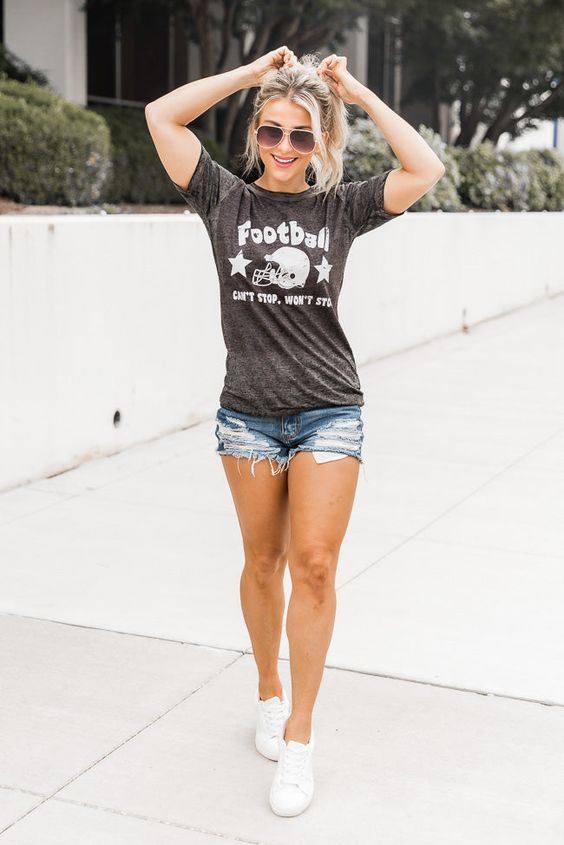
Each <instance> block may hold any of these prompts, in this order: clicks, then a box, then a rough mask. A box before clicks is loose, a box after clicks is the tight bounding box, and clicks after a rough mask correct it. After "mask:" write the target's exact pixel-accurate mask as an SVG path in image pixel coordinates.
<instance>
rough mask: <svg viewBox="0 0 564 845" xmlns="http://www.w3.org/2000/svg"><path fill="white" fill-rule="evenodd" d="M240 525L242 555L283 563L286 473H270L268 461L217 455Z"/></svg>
mask: <svg viewBox="0 0 564 845" xmlns="http://www.w3.org/2000/svg"><path fill="white" fill-rule="evenodd" d="M220 457H221V462H222V464H223V468H224V470H225V475H226V477H227V482H228V484H229V488H230V490H231V496H232V498H233V502H234V505H235V510H236V512H237V519H238V520H239V526H240V528H241V535H242V538H243V546H244V550H245V557H246V558H247V559H254V560H266V561H268V560H277V559H278V558H282V559H283V560H282V564H283V565H284V564H285V562H286V560H285V558H286V553H287V550H288V546H289V540H290V513H289V507H288V480H287V474H286V473H285V472H282V473H280V474H278V475H272V473H271V470H270V466H269V463H268V461H267V460H262V461H258V462H257V463H255V465H254V475H252V474H251V469H250V466H251V464H250V461H248V460H245V459H242V460H240V461H239V462H238V460H237V458H236V457H235V456H234V455H220Z"/></svg>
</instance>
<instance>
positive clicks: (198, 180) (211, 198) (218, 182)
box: [171, 142, 243, 220]
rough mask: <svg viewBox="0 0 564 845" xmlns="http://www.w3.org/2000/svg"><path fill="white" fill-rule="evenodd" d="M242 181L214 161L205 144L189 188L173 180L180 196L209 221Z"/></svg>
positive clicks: (202, 146)
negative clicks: (230, 192)
mask: <svg viewBox="0 0 564 845" xmlns="http://www.w3.org/2000/svg"><path fill="white" fill-rule="evenodd" d="M200 143H201V142H200ZM242 181H243V180H242V179H240V178H239V177H238V176H235V174H234V173H231V172H230V171H229V170H227V169H226V168H225V167H222V165H221V164H219V163H218V162H217V161H214V159H213V158H212V157H211V156H210V154H209V153H208V151H207V149H206V148H205V147H204V145H203V144H201V150H200V157H199V159H198V163H197V165H196V169H195V171H194V173H193V175H192V178H191V179H190V182H189V184H188V187H187V188H183V187H182V185H178V184H177V183H176V182H174V181H173V180H172V179H171V182H172V184H173V185H174V187H175V188H176V190H177V191H178V193H179V194H180V196H181V197H182V198H183V199H184V200H185V202H186V203H187V204H188V205H189V206H190V207H191V208H192V209H193V210H194V211H195V212H196V213H197V214H199V215H200V217H203V218H204V219H205V220H209V218H210V217H211V216H212V215H213V213H214V211H215V209H216V208H217V206H219V204H220V203H221V202H222V201H223V200H224V199H225V197H226V196H227V194H228V193H229V191H230V190H231V189H232V188H233V187H235V185H239V184H241V182H242Z"/></svg>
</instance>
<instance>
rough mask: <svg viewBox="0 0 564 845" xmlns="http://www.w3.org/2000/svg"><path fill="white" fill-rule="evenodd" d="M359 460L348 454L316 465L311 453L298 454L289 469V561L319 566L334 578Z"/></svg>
mask: <svg viewBox="0 0 564 845" xmlns="http://www.w3.org/2000/svg"><path fill="white" fill-rule="evenodd" d="M359 469H360V461H359V460H358V459H357V458H356V457H353V456H352V455H347V457H345V458H341V459H340V460H337V461H329V462H327V463H317V462H316V461H315V458H314V456H313V454H312V453H311V452H310V451H303V452H297V453H296V454H295V455H294V457H293V458H292V460H291V461H290V465H289V467H288V473H287V474H288V503H289V509H290V526H291V540H290V552H289V556H288V562H289V566H290V571H291V572H292V570H293V569H295V568H296V567H303V566H304V565H308V564H309V565H312V564H314V563H320V564H322V565H323V566H330V567H331V569H332V576H333V578H334V574H335V569H336V566H337V560H338V554H339V550H340V547H341V543H342V541H343V539H344V536H345V533H346V530H347V527H348V523H349V519H350V515H351V513H352V507H353V502H354V497H355V493H356V488H357V482H358V474H359Z"/></svg>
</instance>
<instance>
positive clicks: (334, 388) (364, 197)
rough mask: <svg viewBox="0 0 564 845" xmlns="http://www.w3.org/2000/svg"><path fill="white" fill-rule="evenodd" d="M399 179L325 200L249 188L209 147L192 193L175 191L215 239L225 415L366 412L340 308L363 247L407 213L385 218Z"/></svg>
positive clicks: (378, 178) (356, 185)
mask: <svg viewBox="0 0 564 845" xmlns="http://www.w3.org/2000/svg"><path fill="white" fill-rule="evenodd" d="M390 172H391V171H390V170H387V171H385V172H384V173H381V174H377V175H375V176H372V177H370V178H369V179H366V180H363V181H357V182H341V183H339V185H337V189H336V193H335V192H334V190H332V191H331V192H330V194H329V196H328V197H327V199H325V200H324V199H323V195H322V194H321V195H317V196H316V195H314V194H313V193H312V189H311V188H308V189H307V190H305V191H301V192H299V193H291V192H285V191H269V190H267V189H266V188H261V187H259V186H258V185H255V184H254V183H250V184H247V183H246V182H245V181H243V180H242V179H240V178H239V177H238V176H235V175H234V174H233V173H231V172H230V171H229V170H227V169H226V168H224V167H222V166H221V165H220V164H218V162H216V161H214V160H213V159H212V158H211V156H210V154H209V153H208V151H207V150H206V148H205V147H204V146H203V145H202V149H201V153H200V158H199V160H198V164H197V166H196V170H195V172H194V174H193V176H192V179H191V180H190V184H189V185H188V188H187V189H186V190H185V189H184V188H183V187H182V186H181V185H178V184H177V183H176V182H172V184H173V185H174V187H175V188H176V189H177V191H178V192H179V193H180V195H181V196H182V197H183V198H184V199H185V201H186V203H187V204H188V205H189V206H190V207H191V208H192V209H193V210H194V211H196V212H197V214H199V216H200V217H201V218H202V220H203V222H204V225H205V226H206V229H207V231H208V234H209V236H210V240H211V245H212V250H213V255H214V259H215V263H216V267H217V272H218V276H219V285H220V302H221V327H222V330H223V338H224V341H225V345H226V348H227V359H226V374H225V382H224V386H223V390H222V392H221V395H220V397H219V404H220V405H221V406H222V407H224V408H231V409H233V410H234V411H239V412H241V413H244V414H253V415H258V416H278V415H282V414H284V415H289V414H297V413H299V412H300V411H305V410H309V409H312V408H321V407H326V406H337V405H363V404H364V395H363V392H362V390H361V387H360V381H359V378H358V374H357V370H356V362H355V359H354V355H353V352H352V349H351V347H350V345H349V342H348V340H347V338H346V336H345V333H344V331H343V329H342V327H341V324H340V322H339V315H338V311H337V306H338V301H339V293H340V290H341V286H342V283H343V273H344V269H345V262H346V258H347V254H348V252H349V249H350V246H351V244H352V242H353V240H354V239H355V238H356V237H357V236H358V235H362V234H364V233H365V232H369V231H370V230H371V229H375V228H376V227H377V226H381V225H382V224H383V223H386V222H388V220H393V219H394V218H395V217H400V216H401V214H404V213H405V212H401V213H400V214H393V213H389V212H385V211H384V209H383V197H384V183H385V181H386V178H387V176H388V174H389V173H390ZM171 181H172V180H171Z"/></svg>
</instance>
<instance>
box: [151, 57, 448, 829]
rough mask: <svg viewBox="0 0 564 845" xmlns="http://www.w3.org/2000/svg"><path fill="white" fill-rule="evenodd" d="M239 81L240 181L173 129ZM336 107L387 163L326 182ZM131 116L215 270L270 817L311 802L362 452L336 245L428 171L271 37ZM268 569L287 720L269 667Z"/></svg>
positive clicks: (349, 87) (427, 180)
mask: <svg viewBox="0 0 564 845" xmlns="http://www.w3.org/2000/svg"><path fill="white" fill-rule="evenodd" d="M254 86H259V91H258V92H257V94H256V97H255V100H254V108H253V113H252V116H251V119H250V122H249V125H248V129H247V138H246V148H245V152H244V153H243V160H244V162H246V165H247V168H246V171H245V172H248V170H250V169H251V168H252V167H253V166H254V165H259V163H262V165H263V170H262V174H261V176H260V178H259V179H257V180H256V181H255V182H253V183H251V184H247V183H246V182H245V181H243V180H242V179H240V178H239V177H237V176H235V175H234V174H232V173H231V172H230V171H229V170H227V169H226V168H223V167H222V166H221V165H219V164H218V163H217V162H215V161H214V160H213V159H212V158H211V157H210V155H209V153H208V152H207V150H206V149H205V148H204V147H203V146H202V145H201V143H200V141H199V140H198V138H197V137H196V135H195V134H194V133H192V132H191V131H190V130H189V129H187V127H186V125H185V124H187V123H190V122H191V121H193V120H194V119H195V118H197V117H198V116H199V115H200V114H202V113H203V112H204V111H206V110H207V109H209V108H211V107H212V106H213V105H215V104H216V103H217V102H218V101H220V100H222V99H223V98H224V97H227V96H228V95H229V94H234V93H236V92H237V91H239V90H241V89H243V88H250V87H254ZM353 103H356V104H358V105H359V106H361V107H362V108H363V109H364V110H365V111H366V112H367V113H368V115H369V116H370V117H371V118H372V119H373V120H374V121H375V122H376V123H377V125H378V126H379V127H380V128H381V130H382V132H383V133H384V135H385V137H386V138H387V140H388V141H389V143H390V145H391V147H392V149H393V150H394V152H395V154H396V156H397V158H398V159H399V161H400V163H401V167H400V168H398V169H395V170H388V171H386V172H385V173H382V174H377V175H375V176H372V177H371V178H369V179H366V180H363V181H357V182H348V183H343V182H342V181H341V180H342V173H343V162H342V154H343V150H344V148H345V146H346V142H347V130H348V122H347V110H346V105H347V104H353ZM145 113H146V118H147V123H148V127H149V131H150V133H151V136H152V138H153V140H154V143H155V146H156V148H157V151H158V154H159V156H160V159H161V161H162V163H163V166H164V167H165V169H166V171H167V173H168V175H169V177H170V179H171V181H172V183H173V184H174V186H175V187H176V189H177V190H178V192H179V193H180V195H181V196H182V197H183V198H184V199H185V200H186V202H187V203H188V204H189V205H190V206H191V207H192V208H193V209H194V210H195V211H196V212H197V213H198V214H199V215H200V217H201V218H202V220H203V222H204V224H205V226H206V229H207V231H208V234H209V236H210V239H211V243H212V248H213V254H214V259H215V262H216V266H217V270H218V275H219V280H220V299H221V323H222V329H223V336H224V339H225V344H226V347H227V362H226V375H225V383H224V387H223V391H222V393H221V395H220V398H219V408H218V409H217V415H216V429H215V432H216V436H217V439H218V447H217V449H216V451H217V452H218V454H219V455H220V456H221V460H222V463H223V467H224V469H225V473H226V476H227V481H228V484H229V486H230V490H231V493H232V496H233V501H234V505H235V509H236V512H237V517H238V520H239V525H240V528H241V533H242V539H243V547H244V553H245V565H244V568H243V572H242V576H241V604H242V609H243V615H244V618H245V623H246V625H247V627H248V630H249V634H250V637H251V642H252V647H253V655H254V658H255V661H256V664H257V669H258V690H256V693H255V706H256V720H257V721H256V732H255V745H256V748H257V750H258V751H259V752H260V753H261V754H263V755H264V756H266V757H268V758H270V759H272V760H277V761H278V762H277V768H276V774H275V776H274V779H273V782H272V785H271V789H270V796H269V797H270V806H271V808H272V810H273V811H274V812H275V813H277V814H278V815H283V816H294V815H297V814H298V813H301V812H302V811H303V810H305V808H306V807H307V806H308V805H309V803H310V802H311V799H312V796H313V785H314V782H313V766H312V755H313V749H314V744H315V734H314V730H313V726H312V712H313V707H314V703H315V699H316V697H317V693H318V690H319V687H320V683H321V678H322V673H323V667H324V662H325V656H326V653H327V650H328V647H329V643H330V640H331V635H332V631H333V624H334V619H335V609H336V596H335V588H334V583H335V574H336V567H337V562H338V556H339V550H340V547H341V543H342V541H343V538H344V535H345V531H346V529H347V525H348V521H349V517H350V514H351V510H352V505H353V499H354V495H355V491H356V485H357V480H358V472H359V466H360V464H361V463H362V457H361V446H362V440H363V431H362V429H363V421H362V417H361V411H360V408H361V406H362V405H363V404H364V398H363V393H362V390H361V387H360V383H359V379H358V375H357V372H356V366H355V360H354V356H353V353H352V350H351V348H350V346H349V344H348V341H347V339H346V337H345V334H344V332H343V330H342V328H341V325H340V323H339V318H338V314H337V303H338V296H339V291H340V288H341V285H342V280H343V273H344V267H345V262H346V256H347V253H348V251H349V248H350V246H351V244H352V241H353V240H354V238H355V237H357V236H358V235H361V234H363V233H365V232H368V231H370V230H371V229H375V228H376V227H377V226H380V225H382V224H383V223H386V222H388V221H389V220H392V219H394V218H395V217H399V216H401V215H402V214H403V213H404V212H405V210H406V209H407V208H408V207H409V206H410V205H412V204H413V203H414V202H415V201H416V200H417V199H418V198H419V197H421V196H423V194H425V193H426V192H427V191H428V190H429V189H430V188H432V187H433V185H434V184H435V183H436V182H437V181H438V179H439V178H440V177H441V175H442V174H443V173H444V167H443V165H442V163H441V161H440V160H439V159H438V158H437V156H436V155H435V153H434V152H433V151H432V150H431V149H430V147H429V146H428V145H427V143H426V142H425V141H424V140H423V138H422V137H421V136H420V135H419V134H418V133H417V132H416V131H415V129H413V128H412V127H411V126H410V125H409V124H408V123H406V121H405V120H403V118H401V117H400V116H399V115H397V114H396V113H395V112H394V111H393V110H392V109H390V108H388V106H386V105H385V104H384V103H383V102H382V101H381V100H380V99H379V98H378V97H377V96H376V94H374V93H372V91H370V90H369V89H368V88H366V87H365V86H364V85H362V84H361V83H360V82H358V81H357V80H356V79H355V78H354V77H353V76H352V75H351V74H350V72H349V71H348V70H347V59H346V57H345V56H336V55H334V54H333V55H331V56H328V57H327V58H325V59H323V60H322V61H321V62H319V61H318V59H317V58H316V57H315V56H313V55H306V56H303V57H302V59H301V61H300V62H298V61H297V60H296V57H295V55H294V53H293V52H292V51H291V50H290V49H288V47H286V46H283V47H280V48H278V49H277V50H273V51H271V52H270V53H268V54H267V55H265V56H262V57H261V58H259V59H257V60H256V61H254V62H252V63H251V64H249V65H245V66H242V67H239V68H236V69H234V70H231V71H227V72H226V73H221V74H218V75H217V76H212V77H209V78H205V79H199V80H196V81H194V82H190V83H188V84H187V85H184V86H182V87H180V88H177V89H176V90H174V91H171V92H170V93H169V94H166V95H164V96H163V97H160V98H159V99H157V100H155V101H154V102H152V103H149V105H148V106H147V107H146V110H145ZM259 166H260V165H259ZM307 175H310V176H311V175H313V176H314V177H315V180H314V184H313V185H309V184H308V182H307V181H306V176H307ZM241 457H246V458H247V461H246V467H247V468H246V469H245V471H244V472H241V467H240V459H241ZM244 466H245V464H244ZM286 562H288V564H289V568H290V574H291V578H292V594H291V597H290V602H289V605H288V615H287V626H286V630H287V635H288V640H289V644H290V667H291V678H292V709H291V713H290V704H289V701H288V696H287V694H286V691H285V690H284V688H283V686H282V683H281V681H280V678H279V675H278V652H279V646H280V637H281V633H282V624H283V614H284V607H285V597H284V587H283V578H284V569H285V565H286Z"/></svg>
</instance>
